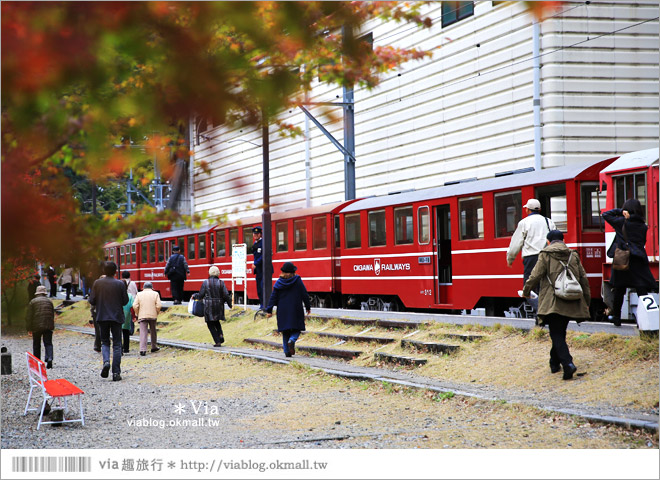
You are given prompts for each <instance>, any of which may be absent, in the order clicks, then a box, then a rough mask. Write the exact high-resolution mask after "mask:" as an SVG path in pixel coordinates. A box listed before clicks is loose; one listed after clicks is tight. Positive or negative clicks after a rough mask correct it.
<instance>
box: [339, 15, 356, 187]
mask: <svg viewBox="0 0 660 480" xmlns="http://www.w3.org/2000/svg"><path fill="white" fill-rule="evenodd" d="M341 31H342V45H343V48H344V51H346V50H347V48H348V47H349V45H350V44H351V43H352V42H353V29H352V28H351V27H350V26H349V25H344V26H343V27H342V29H341ZM343 90H344V147H345V148H346V151H347V153H344V196H345V199H346V200H353V199H355V111H354V108H353V85H350V86H344V88H343Z"/></svg>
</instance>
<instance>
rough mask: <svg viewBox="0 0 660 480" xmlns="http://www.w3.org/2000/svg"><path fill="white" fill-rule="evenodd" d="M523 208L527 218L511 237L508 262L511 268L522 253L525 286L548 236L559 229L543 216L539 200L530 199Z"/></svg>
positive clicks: (519, 224) (507, 254)
mask: <svg viewBox="0 0 660 480" xmlns="http://www.w3.org/2000/svg"><path fill="white" fill-rule="evenodd" d="M523 208H524V209H525V213H526V215H527V216H526V217H525V218H523V219H522V220H520V222H518V226H517V227H516V231H515V232H514V233H513V236H512V237H511V242H510V243H509V249H508V250H507V252H506V262H507V264H508V265H509V267H511V266H512V265H513V261H514V260H515V259H516V257H517V256H518V253H520V252H521V251H522V261H523V267H524V273H523V285H524V284H525V282H527V279H528V278H529V275H530V274H531V273H532V270H533V269H534V266H535V265H536V262H537V261H538V258H539V253H540V252H541V250H543V248H544V247H545V245H546V235H547V234H548V232H549V231H551V230H555V229H556V228H557V227H556V226H555V224H554V222H553V221H552V220H550V219H549V218H546V217H544V216H543V215H541V202H539V201H538V200H537V199H535V198H530V199H529V200H527V203H526V204H525V205H524V206H523ZM537 293H538V292H537Z"/></svg>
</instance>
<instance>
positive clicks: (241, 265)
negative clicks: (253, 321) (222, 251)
mask: <svg viewBox="0 0 660 480" xmlns="http://www.w3.org/2000/svg"><path fill="white" fill-rule="evenodd" d="M234 281H236V285H243V286H244V287H243V310H247V245H246V244H244V243H238V244H236V245H232V246H231V297H232V299H234V298H236V296H235V295H234Z"/></svg>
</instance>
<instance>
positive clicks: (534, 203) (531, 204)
mask: <svg viewBox="0 0 660 480" xmlns="http://www.w3.org/2000/svg"><path fill="white" fill-rule="evenodd" d="M523 206H524V207H525V208H529V209H530V210H541V202H539V201H538V200H537V199H535V198H530V199H529V200H527V203H526V204H525V205H523Z"/></svg>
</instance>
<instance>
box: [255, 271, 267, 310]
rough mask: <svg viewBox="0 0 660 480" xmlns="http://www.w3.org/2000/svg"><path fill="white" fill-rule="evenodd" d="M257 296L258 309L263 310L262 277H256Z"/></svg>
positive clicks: (260, 275)
mask: <svg viewBox="0 0 660 480" xmlns="http://www.w3.org/2000/svg"><path fill="white" fill-rule="evenodd" d="M257 296H258V297H259V308H264V306H265V305H264V276H263V275H262V274H261V273H259V274H258V275H257Z"/></svg>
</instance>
